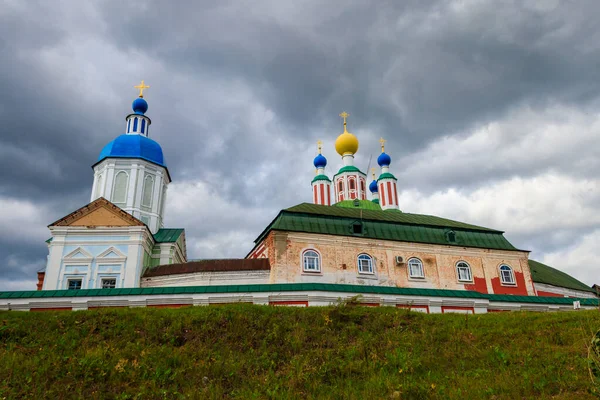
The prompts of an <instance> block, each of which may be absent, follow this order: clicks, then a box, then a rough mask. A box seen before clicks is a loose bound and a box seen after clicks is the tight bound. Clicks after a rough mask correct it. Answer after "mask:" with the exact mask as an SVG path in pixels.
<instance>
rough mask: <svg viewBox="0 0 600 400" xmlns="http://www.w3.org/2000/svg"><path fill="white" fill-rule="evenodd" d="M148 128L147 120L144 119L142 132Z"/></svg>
mask: <svg viewBox="0 0 600 400" xmlns="http://www.w3.org/2000/svg"><path fill="white" fill-rule="evenodd" d="M145 129H146V120H145V119H142V131H141V132H142V133H144V130H145Z"/></svg>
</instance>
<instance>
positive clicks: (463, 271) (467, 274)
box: [456, 261, 473, 282]
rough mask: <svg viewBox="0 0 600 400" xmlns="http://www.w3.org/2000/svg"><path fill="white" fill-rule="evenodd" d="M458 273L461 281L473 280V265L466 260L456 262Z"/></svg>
mask: <svg viewBox="0 0 600 400" xmlns="http://www.w3.org/2000/svg"><path fill="white" fill-rule="evenodd" d="M456 275H458V280H459V281H466V282H471V281H472V280H473V275H471V267H470V266H469V264H467V263H466V262H464V261H459V262H457V263H456Z"/></svg>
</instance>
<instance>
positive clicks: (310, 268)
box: [302, 250, 321, 272]
mask: <svg viewBox="0 0 600 400" xmlns="http://www.w3.org/2000/svg"><path fill="white" fill-rule="evenodd" d="M302 264H303V268H304V272H321V256H320V255H319V253H317V252H316V251H314V250H306V251H305V252H304V253H302Z"/></svg>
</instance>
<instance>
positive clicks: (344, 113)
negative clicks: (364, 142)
mask: <svg viewBox="0 0 600 400" xmlns="http://www.w3.org/2000/svg"><path fill="white" fill-rule="evenodd" d="M349 116H350V114H348V113H347V112H346V111H342V112H341V114H340V117H342V118H344V133H348V131H347V130H346V118H348V117H349Z"/></svg>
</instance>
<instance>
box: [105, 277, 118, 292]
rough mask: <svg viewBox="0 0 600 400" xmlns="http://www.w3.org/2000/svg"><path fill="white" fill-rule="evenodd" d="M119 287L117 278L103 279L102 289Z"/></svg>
mask: <svg viewBox="0 0 600 400" xmlns="http://www.w3.org/2000/svg"><path fill="white" fill-rule="evenodd" d="M116 287H117V279H116V278H104V279H102V289H114V288H116Z"/></svg>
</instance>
